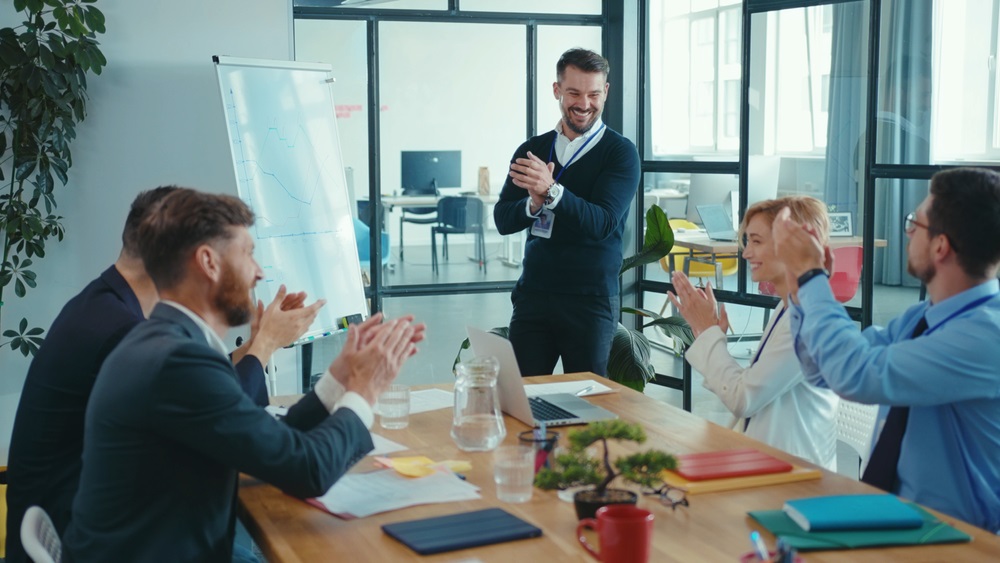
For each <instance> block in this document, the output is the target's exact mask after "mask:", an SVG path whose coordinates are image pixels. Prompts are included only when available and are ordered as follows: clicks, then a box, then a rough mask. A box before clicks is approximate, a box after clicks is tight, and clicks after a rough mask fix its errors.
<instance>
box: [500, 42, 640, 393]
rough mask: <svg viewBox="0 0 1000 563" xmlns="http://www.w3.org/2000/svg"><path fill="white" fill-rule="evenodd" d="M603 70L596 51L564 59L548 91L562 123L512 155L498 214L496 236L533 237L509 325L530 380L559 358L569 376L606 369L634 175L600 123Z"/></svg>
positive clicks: (625, 151) (615, 136)
mask: <svg viewBox="0 0 1000 563" xmlns="http://www.w3.org/2000/svg"><path fill="white" fill-rule="evenodd" d="M608 68H609V67H608V61H607V60H606V59H604V57H601V56H600V55H598V54H597V53H594V52H592V51H587V50H584V49H571V50H569V51H566V52H565V53H563V55H562V57H560V58H559V62H558V63H557V64H556V74H557V77H558V81H557V82H555V83H554V84H553V85H552V90H553V94H554V95H555V98H556V100H558V101H559V108H560V110H561V112H562V119H560V121H559V123H557V124H556V128H555V130H553V131H549V132H547V133H545V134H542V135H539V136H536V137H532V138H531V139H528V140H527V141H525V142H524V143H523V144H522V145H521V146H520V147H518V149H517V151H516V152H515V153H514V157H513V158H512V159H511V165H510V175H509V177H508V178H507V181H506V183H504V186H503V190H502V191H501V192H500V201H499V202H498V203H497V205H496V208H495V209H494V219H495V221H496V225H497V229H498V230H499V231H500V233H501V234H505V235H506V234H511V233H516V232H518V231H521V230H524V229H529V234H528V241H527V244H526V245H525V250H524V261H523V263H522V266H523V268H524V270H523V273H522V274H521V279H519V280H518V282H517V285H516V286H515V287H514V291H513V293H512V294H511V302H512V303H513V305H514V313H513V315H512V316H511V320H510V340H511V343H512V344H513V346H514V351H515V353H516V355H517V362H518V364H519V366H520V368H521V373H522V374H523V375H526V376H527V375H544V374H550V373H552V371H553V369H554V368H555V365H556V362H557V360H558V359H559V357H560V356H561V357H562V362H563V370H564V371H565V372H567V373H569V372H577V371H592V372H594V373H597V374H599V375H605V374H606V371H607V365H608V354H609V353H610V351H611V338H612V336H613V334H614V331H615V327H616V326H617V322H618V306H619V297H618V291H619V290H618V270H619V269H620V268H621V264H622V233H623V232H624V230H625V219H626V215H627V213H628V208H629V204H630V203H631V201H632V197H633V196H634V195H635V193H636V190H637V188H638V186H639V174H640V171H639V155H638V153H637V152H636V149H635V145H634V144H632V142H631V141H629V140H628V139H626V138H624V137H622V136H621V134H619V133H617V132H615V131H612V130H610V129H608V128H607V126H606V125H605V124H604V123H603V121H601V112H602V111H603V109H604V102H605V100H606V99H607V95H608V83H607V78H608ZM542 217H544V220H543V219H542Z"/></svg>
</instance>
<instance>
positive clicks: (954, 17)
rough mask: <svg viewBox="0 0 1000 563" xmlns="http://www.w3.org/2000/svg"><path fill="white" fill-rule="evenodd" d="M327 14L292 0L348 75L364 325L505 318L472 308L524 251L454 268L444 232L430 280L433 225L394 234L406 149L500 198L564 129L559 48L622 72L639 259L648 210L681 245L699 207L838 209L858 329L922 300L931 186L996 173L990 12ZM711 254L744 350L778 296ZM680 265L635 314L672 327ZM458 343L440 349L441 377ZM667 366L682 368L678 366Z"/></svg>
mask: <svg viewBox="0 0 1000 563" xmlns="http://www.w3.org/2000/svg"><path fill="white" fill-rule="evenodd" d="M331 4H334V3H331V2H328V1H325V0H295V2H294V3H293V6H294V11H295V49H296V58H298V59H300V60H313V61H326V62H330V63H331V64H333V66H334V69H335V74H336V75H337V84H336V85H335V96H336V99H337V108H336V109H337V114H338V117H339V119H340V121H339V123H340V134H341V137H342V142H341V144H342V146H343V150H344V161H345V165H346V166H347V170H346V171H345V174H346V175H347V178H348V185H349V186H353V191H354V197H355V198H356V199H357V200H358V205H359V218H364V219H366V220H368V221H369V222H371V223H372V225H373V226H374V227H377V230H376V228H374V227H372V228H371V231H370V232H369V233H368V237H369V238H368V239H367V240H366V241H365V242H367V243H368V244H369V245H370V251H371V254H372V257H373V259H372V263H373V264H374V265H373V266H371V270H370V271H369V272H368V275H369V277H370V279H371V288H370V292H369V294H370V296H371V297H372V305H373V310H381V309H382V308H383V300H384V299H391V300H392V303H393V307H392V308H393V310H394V311H406V310H407V307H406V304H407V303H408V302H410V303H415V304H416V303H431V302H433V300H430V301H428V300H424V299H422V298H423V297H434V296H441V295H450V294H454V293H462V294H466V297H464V298H463V303H464V304H466V306H467V308H466V309H464V310H466V311H467V312H468V316H469V318H468V320H467V321H466V322H468V323H469V324H476V325H477V326H487V325H489V324H491V323H494V322H495V320H496V319H497V318H506V317H507V316H508V315H509V304H508V303H507V301H506V300H505V299H503V298H502V299H499V300H498V299H493V298H490V299H489V300H488V301H489V302H487V300H484V301H483V302H482V307H488V308H489V311H488V312H480V311H481V310H482V309H481V308H480V307H479V306H477V305H476V303H479V301H478V298H477V295H478V296H483V295H485V294H495V295H493V297H501V296H502V297H505V294H506V293H507V292H509V290H510V288H511V287H512V286H513V283H514V280H516V279H517V277H518V276H519V274H520V271H519V267H520V252H521V249H522V247H523V242H524V241H523V240H521V239H519V238H518V237H500V236H499V235H498V234H497V233H496V231H495V230H491V229H492V227H491V226H490V225H489V224H488V225H487V228H486V229H485V233H484V237H485V243H486V244H485V252H483V253H481V254H484V255H483V256H477V253H476V252H475V250H474V248H475V246H474V243H473V241H474V237H475V235H466V234H462V235H455V236H452V237H450V238H451V240H449V246H450V248H449V256H448V258H447V259H445V258H444V256H443V253H442V251H443V249H442V248H441V245H442V243H443V241H441V240H440V239H438V248H437V252H438V253H439V254H438V260H439V269H438V271H437V273H435V272H434V268H433V267H432V262H433V256H432V253H431V248H430V244H429V242H430V239H431V225H429V224H427V223H420V222H416V221H414V222H411V221H404V220H401V219H402V218H403V216H404V215H405V216H406V217H407V218H409V217H410V216H411V215H412V216H413V217H415V218H418V219H419V218H420V216H419V215H413V214H411V213H409V211H406V212H405V213H404V206H403V204H402V203H400V202H399V201H398V200H395V199H394V198H396V197H398V195H399V194H400V192H401V191H402V187H403V186H402V185H401V179H400V160H401V153H402V152H403V151H455V150H457V151H461V153H462V155H461V165H460V166H461V187H459V188H449V189H441V190H440V191H441V192H447V193H442V194H441V195H469V194H468V193H467V192H474V194H479V193H480V190H483V193H484V195H487V196H489V195H490V194H492V195H493V196H495V195H496V194H497V193H499V190H500V187H501V185H502V183H503V181H504V178H505V176H506V168H507V163H508V160H509V157H510V154H512V152H513V151H514V149H515V148H516V146H517V145H518V144H519V143H520V142H521V141H522V140H524V139H525V138H527V137H528V136H530V135H533V134H535V133H537V132H542V131H545V130H547V129H549V128H551V127H552V126H553V124H554V123H555V122H556V121H557V119H558V109H557V107H556V105H555V103H554V101H553V100H552V94H551V91H552V88H551V85H552V82H553V81H554V79H555V77H554V74H555V72H554V63H555V59H556V58H557V57H558V54H559V53H561V52H562V51H563V50H565V49H567V48H569V47H574V46H583V47H587V48H593V49H595V50H599V51H600V52H602V53H604V54H605V55H606V56H608V58H609V59H610V60H611V64H612V73H613V76H612V78H611V79H610V81H611V83H612V89H611V93H610V96H609V100H608V106H607V108H606V111H605V120H606V121H608V123H609V125H611V126H612V127H614V128H616V129H619V130H621V131H623V132H624V133H626V134H627V135H628V136H629V137H630V138H632V140H633V141H634V142H635V143H636V146H637V147H638V149H639V152H640V156H641V157H642V167H643V175H642V185H641V190H640V193H639V194H638V195H637V198H636V206H635V215H634V217H633V218H632V219H630V225H629V227H628V228H627V232H629V233H631V235H630V236H631V237H633V238H632V240H630V241H629V246H630V247H634V246H637V245H639V244H641V241H642V234H643V229H642V219H643V217H644V212H645V210H646V209H648V208H649V206H651V205H659V206H660V207H661V208H663V209H664V210H665V211H666V212H667V214H668V216H669V217H670V218H671V219H674V220H675V221H678V222H680V223H678V225H677V226H676V227H675V229H676V230H677V231H678V234H682V233H681V229H694V228H698V227H699V225H700V223H701V222H702V221H701V218H700V214H699V212H698V206H699V205H702V204H721V205H722V206H723V207H724V209H725V210H726V211H727V212H728V213H729V216H730V218H731V220H732V222H733V223H734V224H736V223H738V221H739V218H740V217H741V216H742V214H743V213H744V211H745V210H746V208H747V207H748V206H749V205H751V204H753V203H754V202H756V201H760V200H762V199H767V198H772V197H777V196H783V195H791V194H801V195H810V196H813V197H816V198H818V199H820V200H821V201H823V202H824V203H825V204H826V206H827V209H828V210H829V212H830V213H831V217H832V219H833V221H834V224H835V230H836V232H835V234H836V235H837V236H836V237H834V239H835V240H836V243H837V246H841V247H845V248H849V249H851V250H849V251H844V254H845V255H847V256H848V257H847V258H845V260H844V263H850V264H853V266H852V267H853V268H854V269H857V270H860V272H859V274H860V283H858V287H856V288H854V290H853V292H847V293H845V294H844V299H843V302H844V303H845V304H846V305H847V306H848V310H849V311H850V312H851V314H852V316H854V318H855V319H857V320H858V321H859V322H861V324H863V325H867V324H870V323H871V322H873V321H874V322H876V323H880V322H884V321H885V320H887V319H889V318H891V317H892V316H894V315H895V314H897V313H898V312H899V311H901V310H903V309H904V308H905V307H906V306H908V305H909V304H912V303H915V302H916V301H917V300H919V299H921V298H922V292H921V288H920V287H919V282H918V281H917V280H915V279H914V278H912V277H911V276H909V275H908V274H907V272H906V242H907V241H906V237H905V235H904V234H903V230H902V221H903V217H905V215H906V214H907V213H908V212H910V211H912V210H913V209H914V208H915V207H916V205H917V204H919V202H920V201H921V200H922V199H923V197H924V196H925V194H926V193H927V184H928V180H929V178H930V177H931V176H932V175H933V174H934V172H936V171H937V170H940V169H942V168H945V167H949V166H956V165H960V164H977V165H984V166H990V167H997V166H998V165H1000V77H998V73H997V65H996V64H995V61H996V60H997V56H998V55H1000V52H998V51H1000V40H998V28H1000V6H998V4H1000V2H997V1H996V0H948V1H945V0H921V1H919V2H913V1H907V0H851V1H843V0H830V1H829V2H817V1H816V0H743V1H740V0H625V1H619V0H587V1H585V2H581V1H577V0H549V1H535V2H521V1H518V2H506V1H500V0H415V1H414V0H406V1H404V0H395V1H393V0H389V1H385V0H380V1H379V2H370V3H369V2H356V3H351V4H350V5H349V6H350V7H347V6H343V7H334V6H332V5H331ZM633 60H634V61H635V62H636V64H635V65H632V64H631V62H632V61H633ZM624 61H629V63H628V64H629V65H630V68H627V69H626V68H623V66H624V65H625V63H624ZM633 67H634V68H633ZM622 70H624V71H625V72H624V73H622V72H621V71H622ZM623 77H628V79H627V80H623ZM633 107H634V108H635V111H632V108H633ZM625 108H628V109H625ZM623 110H625V111H623ZM452 191H457V192H458V193H455V194H452V193H450V192H452ZM432 204H433V201H432V202H431V204H428V203H427V202H424V203H423V204H422V205H425V206H426V205H432ZM487 206H488V202H487ZM362 208H364V209H362ZM435 210H436V209H435ZM486 215H487V216H489V215H490V213H489V211H487V213H486ZM487 222H489V221H488V219H487ZM633 224H634V225H635V228H633V227H632V225H633ZM378 230H381V231H382V232H381V234H379V235H375V234H373V233H377V232H378ZM627 252H628V251H627ZM677 252H686V251H685V250H683V249H682V248H678V249H677ZM376 258H377V260H376ZM720 260H726V261H725V262H724V263H723V267H722V268H721V272H717V271H716V270H715V268H714V265H709V270H707V271H705V270H702V271H701V272H702V273H703V274H704V276H703V279H705V280H708V279H711V280H713V285H719V286H721V288H720V290H719V295H720V298H721V299H722V300H724V301H727V302H730V303H733V304H739V305H740V307H736V308H734V309H733V311H737V313H736V315H737V317H738V318H737V319H736V320H735V321H734V323H733V324H734V326H735V327H737V328H741V329H742V327H744V326H745V327H746V329H745V330H744V332H745V334H740V335H737V336H736V337H734V338H740V339H741V340H740V342H741V343H742V342H746V341H747V339H748V338H750V339H752V338H754V336H755V334H754V331H756V332H759V331H760V324H761V319H760V317H761V316H762V315H761V313H762V310H763V309H764V308H769V307H771V306H773V304H774V302H775V299H776V297H774V296H771V295H769V294H768V291H767V288H760V287H757V286H756V284H754V283H752V282H750V280H749V275H748V272H747V269H746V266H745V264H744V263H743V261H742V260H740V259H739V258H738V250H737V251H735V252H732V253H731V254H728V255H724V256H721V257H720ZM380 261H381V263H382V264H384V265H381V266H380V265H379V264H380ZM480 262H483V265H484V266H485V267H482V266H480ZM683 262H684V260H683V257H678V256H673V257H670V258H668V259H665V260H663V261H661V262H659V263H654V264H650V265H648V266H646V267H644V268H642V269H641V271H640V272H638V279H637V280H635V282H634V283H633V281H632V280H625V283H624V285H623V302H624V303H630V304H636V305H640V306H642V305H645V306H646V307H647V308H650V309H655V310H657V311H660V310H661V309H662V310H663V312H664V313H665V314H668V313H669V307H664V305H665V304H666V301H665V300H664V294H665V292H666V291H667V290H669V289H670V287H671V286H670V270H671V267H672V266H679V267H683ZM695 264H698V263H697V262H696V263H695ZM717 273H718V274H719V275H721V283H715V281H714V280H715V279H716V278H715V276H716V275H717ZM414 298H420V299H417V300H413V299H414ZM483 299H485V297H484V298H483ZM630 300H631V301H630ZM497 308H504V309H505V310H504V311H502V312H498V311H497V310H496V309H497ZM432 322H437V321H436V320H434V319H432ZM442 322H445V321H442ZM623 322H625V323H626V324H629V323H634V322H637V321H636V320H635V319H633V318H630V316H628V315H626V317H625V318H624V319H623ZM435 333H438V334H446V333H447V331H435ZM647 334H649V335H650V336H651V337H653V338H654V339H656V338H658V336H656V335H653V334H652V332H651V331H647ZM449 338H450V337H449ZM661 340H666V339H661ZM453 344H454V343H451V342H448V343H447V344H442V345H441V349H442V352H435V359H434V360H433V362H434V364H435V365H437V364H440V363H442V362H441V361H440V359H439V358H438V357H437V356H441V357H443V356H444V355H445V354H444V352H443V350H444V349H445V348H447V349H448V350H449V351H450V350H451V348H452V346H453ZM664 344H665V347H666V348H667V349H669V345H670V343H664ZM451 356H452V358H453V354H451ZM667 356H670V354H669V353H668V354H667ZM664 364H665V367H664V368H663V370H664V373H667V374H674V372H675V371H676V370H677V369H678V368H677V366H679V365H680V362H672V363H671V362H667V361H665V362H664ZM657 368H658V370H659V369H660V365H659V364H657ZM435 369H437V368H435Z"/></svg>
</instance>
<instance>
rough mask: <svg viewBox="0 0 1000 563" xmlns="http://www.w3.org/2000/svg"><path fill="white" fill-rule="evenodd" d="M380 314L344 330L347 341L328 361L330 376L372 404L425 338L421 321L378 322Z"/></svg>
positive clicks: (410, 319) (409, 319)
mask: <svg viewBox="0 0 1000 563" xmlns="http://www.w3.org/2000/svg"><path fill="white" fill-rule="evenodd" d="M381 318H382V316H381V314H378V315H373V316H372V317H371V318H369V319H368V320H367V321H365V322H364V323H361V324H360V325H351V326H350V327H348V329H347V342H346V343H345V344H344V348H343V350H341V352H340V355H339V356H337V358H336V359H334V360H333V362H332V363H331V364H330V368H329V371H330V373H331V375H332V376H333V377H334V379H336V380H337V381H339V382H340V384H341V385H343V386H344V388H345V389H346V390H347V391H353V392H355V393H358V394H359V395H361V396H362V397H364V398H365V400H366V401H368V402H369V403H370V404H373V405H374V404H375V401H376V399H378V396H379V394H381V393H382V391H384V390H385V389H386V388H387V387H388V386H389V384H390V383H392V382H393V380H395V379H396V376H397V375H398V374H399V370H400V368H401V367H402V366H403V363H404V362H405V361H406V359H407V358H409V357H410V356H412V355H413V354H415V353H416V343H417V342H419V341H420V340H423V338H424V331H425V327H424V325H423V324H418V325H414V324H413V323H412V317H404V318H400V319H396V320H393V321H389V322H386V323H383V324H378V323H379V321H381Z"/></svg>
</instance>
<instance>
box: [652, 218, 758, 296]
mask: <svg viewBox="0 0 1000 563" xmlns="http://www.w3.org/2000/svg"><path fill="white" fill-rule="evenodd" d="M670 228H672V229H674V230H675V231H676V230H677V229H697V228H698V225H695V224H694V223H692V222H691V221H687V220H685V219H670ZM688 255H689V250H688V249H687V248H681V247H679V246H674V247H673V248H672V249H670V254H668V255H666V256H664V257H663V258H660V267H661V268H663V271H664V272H667V273H673V272H675V271H678V270H679V271H681V272H683V271H684V260H685V258H687V257H688ZM711 256H712V255H711V254H705V253H702V252H696V253H694V255H693V257H694V258H699V259H701V260H705V261H704V262H702V261H698V260H690V261H689V264H688V272H687V275H688V277H689V278H710V277H713V276H714V277H715V286H714V287H715V288H716V289H722V279H723V278H724V277H725V276H731V275H733V274H735V273H736V272H737V269H738V268H739V262H738V259H736V258H718V259H716V260H714V261H713V260H711ZM667 260H671V261H673V264H672V265H673V268H671V262H668V261H667ZM708 262H711V263H708Z"/></svg>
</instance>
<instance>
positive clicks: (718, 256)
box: [668, 229, 889, 286]
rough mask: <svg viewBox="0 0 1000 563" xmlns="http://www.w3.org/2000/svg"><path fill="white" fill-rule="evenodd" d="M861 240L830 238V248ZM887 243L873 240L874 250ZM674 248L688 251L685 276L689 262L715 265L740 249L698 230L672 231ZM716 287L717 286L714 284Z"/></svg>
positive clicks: (860, 240) (883, 240)
mask: <svg viewBox="0 0 1000 563" xmlns="http://www.w3.org/2000/svg"><path fill="white" fill-rule="evenodd" d="M862 240H863V239H862V238H861V237H857V236H851V237H830V248H841V247H847V246H862ZM888 244H889V242H888V241H887V240H885V239H881V238H877V239H875V248H885V247H886V246H888ZM674 247H676V248H686V249H688V255H687V256H686V257H685V259H684V273H685V274H687V273H688V272H689V271H690V270H689V268H688V266H689V261H690V260H694V261H696V262H701V263H703V264H709V265H717V264H718V263H719V260H722V259H724V258H738V257H739V251H740V247H739V245H738V244H736V241H724V240H712V239H710V238H708V235H707V234H706V233H705V231H703V230H701V229H699V230H697V231H691V230H683V231H680V230H677V231H674ZM668 263H669V265H670V273H673V260H668ZM716 285H717V286H718V285H719V284H718V283H716Z"/></svg>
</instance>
